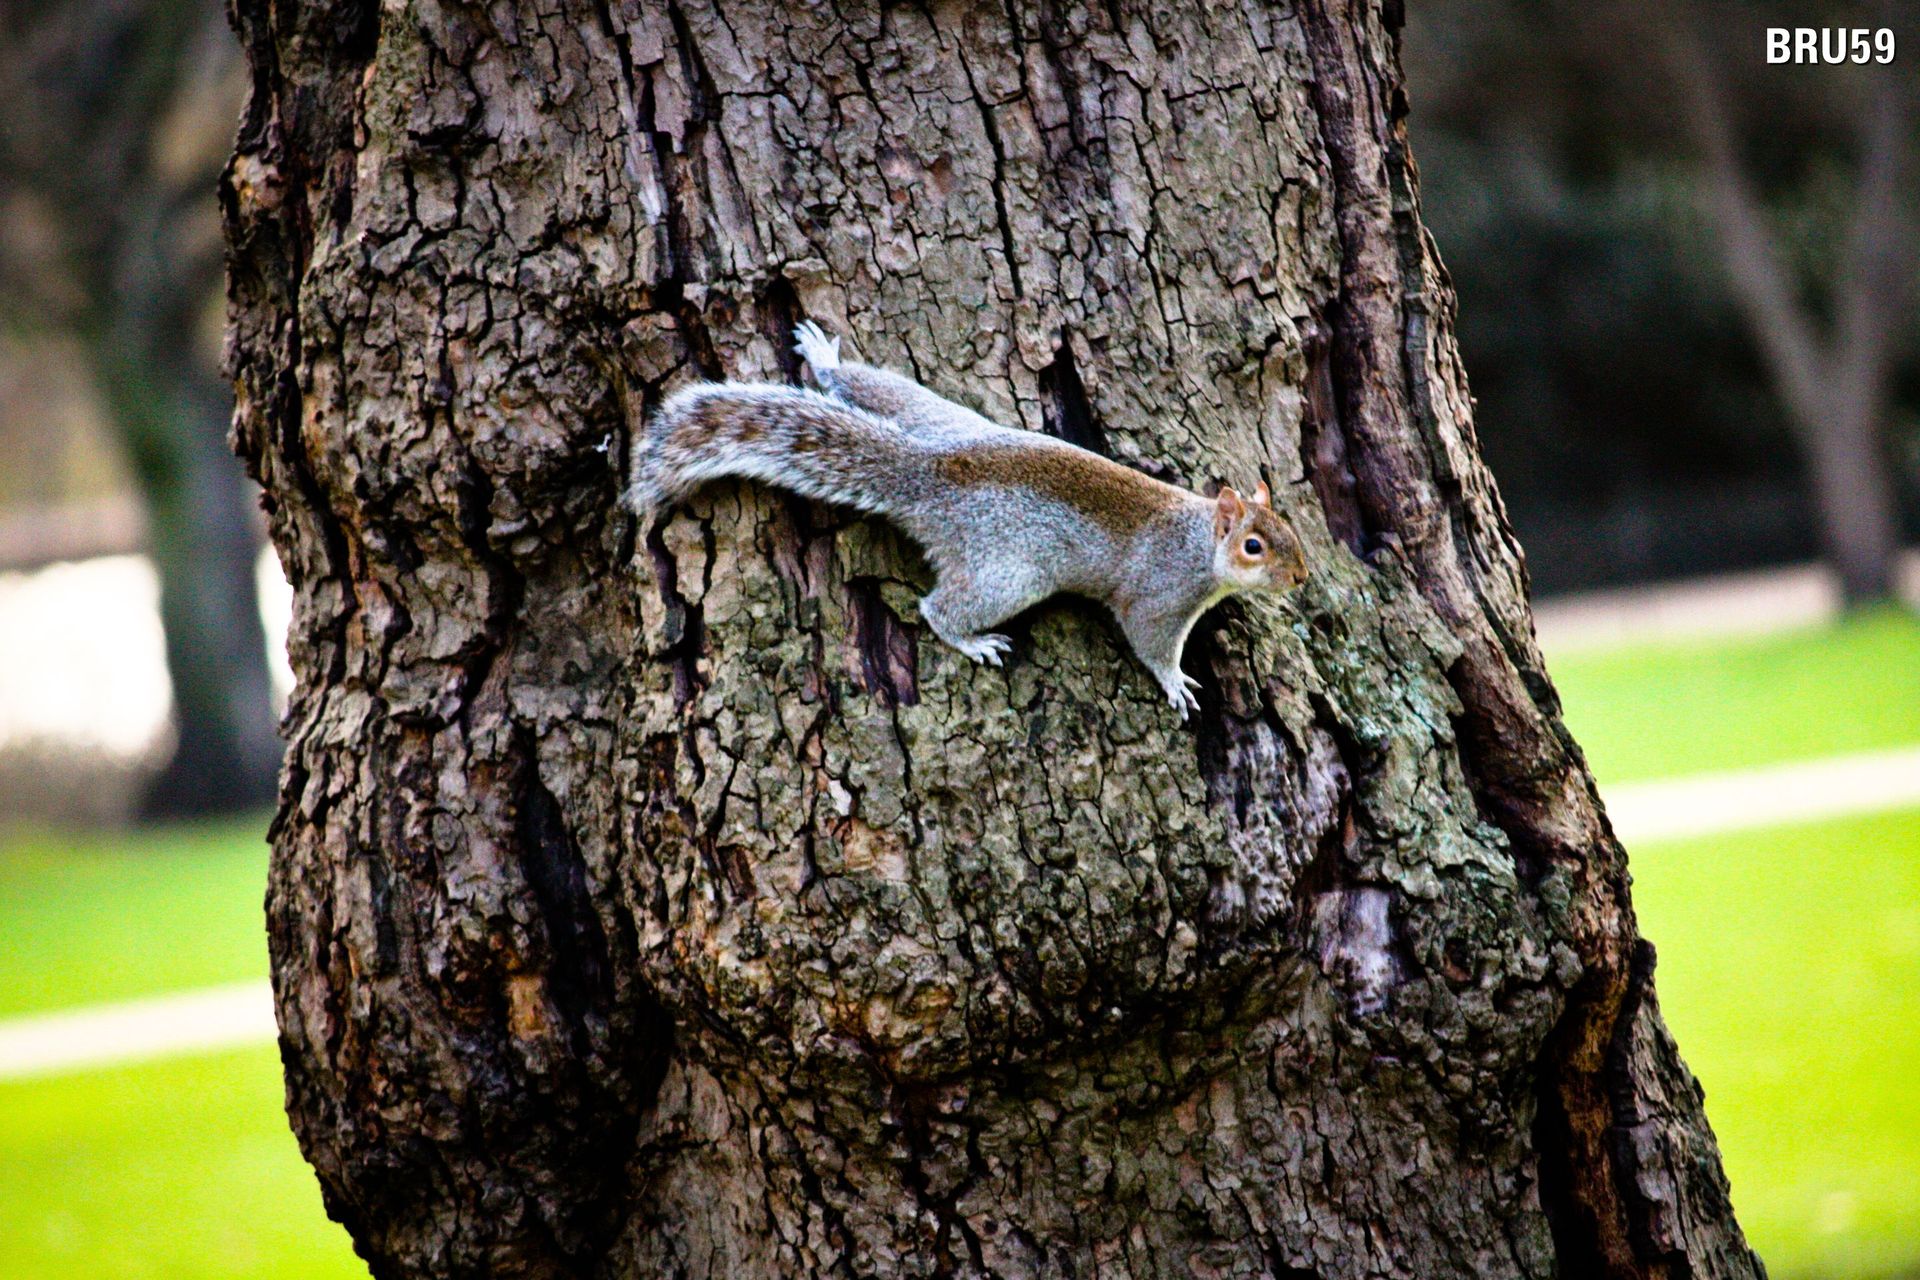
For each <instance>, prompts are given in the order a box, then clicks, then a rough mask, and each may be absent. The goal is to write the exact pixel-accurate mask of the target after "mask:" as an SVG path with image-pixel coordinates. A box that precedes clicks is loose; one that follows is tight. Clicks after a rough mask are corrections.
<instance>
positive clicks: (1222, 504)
mask: <svg viewBox="0 0 1920 1280" xmlns="http://www.w3.org/2000/svg"><path fill="white" fill-rule="evenodd" d="M1246 514H1247V504H1246V503H1244V502H1242V501H1240V495H1239V494H1237V493H1235V492H1234V491H1233V487H1232V486H1231V485H1229V486H1228V487H1226V488H1224V489H1222V490H1220V496H1219V497H1218V498H1217V499H1215V501H1214V507H1213V536H1214V537H1216V538H1224V537H1226V536H1227V530H1229V529H1231V528H1233V526H1234V525H1236V524H1238V523H1240V518H1241V517H1242V516H1244V515H1246Z"/></svg>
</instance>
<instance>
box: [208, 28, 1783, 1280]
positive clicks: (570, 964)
mask: <svg viewBox="0 0 1920 1280" xmlns="http://www.w3.org/2000/svg"><path fill="white" fill-rule="evenodd" d="M1398 14H1399V8H1398V5H1397V4H1393V5H1388V6H1386V8H1385V9H1384V10H1382V9H1380V8H1377V7H1356V8H1353V9H1348V8H1345V7H1342V6H1339V5H1334V4H1328V3H1324V2H1318V0H1317V2H1316V3H1311V4H1306V5H1303V6H1301V7H1300V8H1298V9H1284V8H1268V7H1266V6H1262V5H1255V4H1249V5H1245V6H1228V5H1212V6H1157V5H1144V4H1135V3H1133V0H1110V3H1108V4H1106V5H1102V6H1092V7H1091V8H1089V9H1086V10H1082V9H1081V8H1079V7H1075V6H1064V5H1063V6H1054V5H1039V6H1030V5H1025V4H1020V3H1012V4H1009V5H1007V6H1004V7H1002V6H976V5H971V4H954V3H940V4H936V5H933V6H931V7H924V6H888V7H885V8H882V9H879V10H869V9H866V8H863V7H860V6H852V7H849V8H847V9H845V10H844V12H843V11H842V10H840V9H835V8H832V7H824V6H813V5H802V4H797V3H788V4H778V3H769V2H768V0H723V2H722V3H719V4H718V5H717V6H716V5H712V4H709V3H707V2H706V0H672V2H670V3H668V4H667V5H664V6H653V5H646V6H641V5H635V4H631V3H622V2H620V0H609V2H608V3H603V4H600V5H597V6H596V5H586V4H579V3H566V2H563V3H562V4H561V5H560V6H559V8H558V9H555V10H551V11H549V12H547V13H546V14H545V15H544V16H541V17H534V16H531V15H530V14H528V13H527V12H526V11H524V10H516V9H512V8H507V7H496V8H493V9H487V10H479V9H466V8H458V9H456V8H449V7H444V6H441V5H439V4H434V3H427V4H421V5H417V6H410V7H405V8H401V7H397V6H388V7H386V8H385V9H383V10H381V11H380V12H378V13H377V14H376V13H375V12H374V10H373V9H372V8H371V7H370V6H367V5H365V3H364V0H336V2H335V3H332V4H328V3H325V2H324V0H317V2H316V3H314V4H310V5H308V6H305V7H302V8H299V9H294V8H289V7H286V6H269V5H266V4H264V3H259V2H257V0H253V2H248V3H242V4H241V5H240V12H239V25H240V29H241V33H242V36H243V39H244V41H245V43H246V46H247V48H248V51H249V55H250V57H251V59H252V63H253V67H254V71H255V81H254V93H253V98H252V102H251V105H250V108H249V111H248V115H247V119H246V121H245V123H244V125H243V128H242V131H241V135H240V139H239V144H238V150H237V154H236V155H235V158H234V160H233V163H232V166H231V167H230V170H229V173H228V178H227V183H226V187H225V201H226V210H227V226H228V235H229V241H230V245H231V251H232V252H231V298H232V313H231V314H232V333H231V343H232V351H233V359H234V372H235V375H236V377H237V380H238V383H239V396H240V399H239V410H238V419H237V422H238V427H237V430H238V438H239V442H240V445H241V448H242V450H243V452H244V453H245V454H246V456H247V458H248V460H249V463H250V465H251V466H252V468H253V469H254V472H255V474H256V475H257V477H258V478H259V479H260V481H261V483H262V484H263V485H264V486H265V488H266V490H267V493H268V496H269V500H270V503H271V506H272V521H273V535H274V538H275V540H276V543H277V545H278V546H279V547H280V549H281V553H282V555H283V558H284V559H285V561H286V563H287V564H288V566H289V569H290V572H291V575H292V577H293V581H294V587H295V592H296V610H295V622H294V635H293V638H292V643H291V648H292V656H293V662H294V667H295V670H296V671H297V672H298V674H299V680H300V683H299V689H298V692H297V693H296V695H295V697H294V700H293V706H292V710H291V715H290V720H289V732H290V746H289V752H290V755H289V764H288V768H287V771H286V773H285V788H284V792H283V796H282V803H281V810H280V814H279V817H278V819H277V821H276V823H275V825H274V828H273V845H274V859H273V872H272V881H271V887H270V890H269V897H268V913H269V922H270V927H271V931H272V947H273V959H274V974H275V989H276V996H277V1000H278V1007H279V1013H280V1019H281V1030H282V1048H283V1054H284V1058H285V1061H286V1065H287V1079H288V1102H289V1109H290V1111H291V1114H292V1117H293V1121H294V1126H295V1129H296V1131H297V1133H298V1134H299V1136H300V1139H301V1141H302V1144H303V1146H304V1149H305V1151H306V1152H307V1155H308V1157H309V1159H310V1160H312V1162H313V1164H314V1166H315V1168H316V1169H317V1170H318V1171H319V1174H320V1179H321V1183H322V1186H323V1188H324V1190H325V1193H326V1198H327V1204H328V1206H329V1208H330V1210H331V1211H332V1212H333V1213H334V1214H335V1215H336V1216H338V1217H339V1218H340V1219H341V1220H342V1221H343V1222H345V1223H346V1224H347V1226H348V1228H349V1229H350V1230H351V1231H352V1233H353V1235H354V1238H355V1240H356V1241H357V1242H358V1245H359V1247H360V1249H361V1251H362V1252H363V1254H365V1255H366V1256H367V1257H368V1258H369V1259H370V1260H371V1261H372V1262H373V1264H374V1268H375V1271H376V1272H377V1273H378V1274H381V1275H403V1274H405V1275H414V1274H419V1275H526V1276H583V1275H589V1276H685V1277H755V1276H766V1277H772V1276H813V1275H867V1276H906V1275H913V1276H920V1275H955V1276H989V1275H997V1276H1082V1277H1084V1276H1092V1275H1106V1276H1123V1275H1124V1276H1159V1275H1166V1276H1189V1275H1210V1276H1228V1275H1232V1276H1287V1277H1300V1276H1317V1277H1325V1278H1328V1280H1331V1278H1332V1277H1342V1276H1362V1275H1367V1276H1373V1275H1389V1274H1396V1275H1417V1276H1428V1277H1444V1276H1480V1277H1488V1276H1544V1275H1550V1274H1554V1273H1556V1272H1560V1273H1567V1274H1574V1275H1606V1276H1665V1275H1669V1274H1672V1275H1680V1274H1692V1275H1699V1276H1749V1275H1757V1274H1759V1271H1760V1269H1759V1266H1758V1263H1757V1261H1756V1260H1755V1259H1754V1258H1753V1256H1752V1255H1751V1254H1750V1253H1749V1252H1748V1251H1747V1249H1746V1247H1745V1244H1744V1242H1743V1240H1742V1238H1741V1235H1740V1231H1739V1228H1738V1226H1737V1225H1736V1224H1735V1222H1734V1219H1733V1215H1732V1211H1731V1208H1730V1207H1729V1205H1728V1201H1727V1189H1726V1183H1725V1180H1724V1178H1723V1176H1722V1174H1721V1172H1720V1165H1719V1158H1718V1154H1717V1152H1716V1150H1715V1148H1714V1144H1713V1139H1712V1135H1711V1133H1710V1132H1709V1130H1708V1128H1707V1125H1706V1121H1705V1117H1704V1114H1703V1112H1702V1103H1701V1095H1700V1091H1699V1088H1698V1086H1697V1085H1696V1084H1695V1083H1694V1081H1693V1079H1692V1077H1691V1076H1690V1075H1689V1074H1688V1073H1687V1071H1686V1068H1685V1067H1684V1066H1683V1065H1682V1063H1681V1061H1680V1059H1679V1057H1678V1054H1677V1052H1676V1050H1675V1048H1674V1046H1673V1043H1672V1041H1671V1040H1670V1039H1669V1037H1668V1036H1667V1034H1666V1031H1665V1028H1664V1026H1663V1025H1662V1023H1661V1021H1660V1017H1659V1013H1658V1009H1657V1006H1656V1004H1655V1001H1654V997H1653V987H1652V968H1653V956H1652V950H1651V948H1650V947H1648V946H1647V945H1646V944H1645V943H1642V942H1640V941H1638V939H1637V937H1636V933H1635V928H1634V923H1633V918H1632V913H1631V909H1630V907H1629V904H1628V900H1627V877H1626V866H1625V858H1624V855H1623V853H1622V851H1621V849H1620V847H1619V845H1618V844H1617V842H1616V841H1615V840H1614V839H1613V837H1612V834H1611V832H1610V830H1609V829H1608V827H1607V825H1606V821H1605V818H1604V816H1603V814H1602V812H1601V809H1600V805H1599V802H1598V798H1597V796H1596V794H1595V792H1594V788H1593V784H1592V781H1591V779H1590V777H1589V776H1588V774H1587V773H1586V770H1585V767H1584V764H1583V762H1582V760H1581V757H1580V755H1579V752H1578V749H1577V748H1576V747H1575V746H1574V744H1573V743H1572V741H1571V740H1570V739H1569V738H1568V736H1567V734H1566V731H1565V728H1564V726H1563V725H1562V724H1561V721H1560V718H1559V708H1558V703H1557V700H1556V698H1555V696H1554V693H1553V689H1552V686H1551V685H1550V683H1549V682H1548V680H1547V678H1546V675H1545V672H1544V668H1543V666H1542V663H1541V659H1540V655H1539V653H1538V651H1537V649H1536V648H1535V645H1534V640H1533V632H1532V625H1531V619H1530V617H1529V614H1528V610H1527V602H1526V581H1525V571H1524V568H1523V566H1522V562H1521V559H1520V553H1519V549H1518V547H1517V546H1516V545H1515V543H1514V541H1513V537H1512V534H1511V531H1510V529H1509V528H1508V525H1507V522H1506V519H1505V517H1504V514H1503V512H1502V510H1501V507H1500V503H1499V499H1498V497H1497V495H1496V494H1495V492H1494V489H1493V486H1492V482H1491V480H1490V478H1489V477H1488V475H1487V473H1486V471H1485V469H1484V467H1483V466H1482V464H1481V462H1480V459H1479V454H1478V451H1477V449H1476V447H1475V444H1474V440H1473V435H1472V428H1471V421H1470V401H1469V399H1468V396H1467V392H1466V386H1465V381H1464V378H1463V375H1462V373H1461V371H1460V368H1459V363H1458V358H1457V351H1456V348H1455V345H1454V340H1453V320H1452V295H1451V292H1450V289H1449V287H1448V285H1447V282H1446V278H1445V276H1444V273H1443V272H1442V269H1441V267H1440V265H1439V262H1438V259H1437V257H1436V256H1435V254H1434V252H1433V249H1432V246H1431V245H1430V243H1429V242H1428V241H1427V239H1426V237H1425V234H1424V232H1423V230H1422V228H1421V225H1420V222H1419V220H1418V207H1417V188H1416V182H1415V174H1414V170H1413V166H1412V162H1411V159H1410V157H1409V155H1408V152H1407V150H1406V144H1405V134H1404V130H1403V126H1402V117H1403V115H1404V114H1405V106H1404V98H1403V95H1402V92H1401V87H1400V80H1399V70H1398V54H1397V39H1398V37H1397V26H1398ZM803 316H807V317H813V318H817V319H819V320H821V321H823V322H824V323H826V324H827V325H829V326H830V327H833V328H835V329H837V330H839V331H841V332H844V333H846V334H848V335H850V339H851V342H852V344H853V346H855V347H856V348H857V349H858V350H859V351H860V352H861V353H862V354H863V355H864V356H866V357H868V358H871V359H873V360H875V361H877V362H884V363H891V364H894V365H896V366H899V367H901V368H903V369H905V370H908V371H910V372H913V373H914V374H916V375H917V376H919V377H920V378H921V379H922V380H923V381H925V382H926V383H928V384H929V385H930V386H932V387H934V388H935V389H937V390H939V391H941V392H943V393H945V394H948V395H951V396H954V397H956V398H959V399H961V400H964V401H969V402H972V403H974V404H976V405H978V406H979V407H980V408H982V409H983V410H984V411H986V412H987V413H989V414H991V415H992V416H994V417H996V418H998V419H1000V420H1001V421H1003V422H1008V423H1020V424H1024V425H1025V426H1027V427H1030V428H1034V429H1049V430H1053V431H1055V432H1057V433H1059V434H1063V435H1069V436H1071V437H1072V438H1074V439H1076V440H1077V441H1079V442H1080V443H1085V444H1090V445H1093V446H1095V447H1100V448H1103V449H1104V450H1105V451H1107V452H1108V453H1109V454H1110V455H1111V456H1113V457H1115V458H1118V459H1121V460H1123V461H1125V462H1127V463H1129V464H1131V465H1135V466H1138V467H1141V468H1143V469H1147V470H1150V471H1153V472H1155V473H1157V474H1160V475H1163V476H1166V477H1168V478H1170V479H1174V480H1177V481H1179V482H1182V483H1185V484H1188V485H1192V486H1200V485H1203V484H1206V483H1208V482H1209V481H1215V480H1224V481H1229V482H1232V483H1235V484H1238V485H1248V484H1251V483H1253V482H1254V481H1255V479H1256V478H1258V477H1265V478H1267V479H1268V480H1270V481H1271V482H1272V484H1273V487H1274V490H1275V492H1276V494H1277V495H1279V497H1278V498H1277V499H1276V500H1277V501H1278V502H1281V503H1283V504H1284V505H1285V507H1286V508H1287V510H1288V511H1289V512H1290V514H1291V515H1292V517H1293V519H1294V521H1295V522H1296V523H1297V524H1298V525H1299V526H1300V528H1301V529H1302V531H1303V536H1304V537H1305V539H1306V541H1307V543H1308V546H1309V557H1310V561H1311V564H1312V566H1313V576H1312V578H1311V580H1310V581H1309V582H1308V583H1307V585H1305V586H1304V587H1303V588H1302V589H1301V590H1300V591H1299V592H1298V593H1297V595H1295V596H1294V597H1292V598H1290V599H1289V600H1288V601H1287V602H1285V603H1282V604H1279V605H1271V606H1269V605H1262V604H1253V605H1246V604H1230V605H1227V606H1224V607H1222V608H1221V609H1219V610H1217V611H1216V612H1215V613H1214V614H1212V615H1210V616H1209V617H1208V618H1207V619H1206V620H1205V621H1204V623H1203V625H1202V628H1201V631H1200V632H1199V633H1198V634H1197V635H1196V637H1195V639H1194V641H1193V642H1192V643H1191V644H1190V646H1189V649H1188V657H1187V666H1188V668H1189V669H1190V670H1192V671H1194V672H1195V673H1196V674H1198V675H1200V676H1201V678H1202V680H1203V683H1204V686H1205V689H1204V693H1203V695H1202V697H1203V709H1202V712H1201V713H1200V714H1199V715H1198V716H1197V717H1196V724H1195V725H1194V726H1192V727H1191V728H1186V727H1183V726H1182V725H1181V724H1180V723H1179V721H1178V720H1177V719H1176V718H1175V717H1174V716H1173V714H1172V713H1171V711H1170V710H1169V709H1168V708H1167V707H1166V706H1165V705H1164V702H1163V701H1162V699H1161V697H1160V696H1159V694H1158V692H1157V690H1156V689H1155V688H1154V686H1153V684H1152V682H1151V681H1150V680H1149V679H1148V678H1147V677H1146V676H1145V674H1144V673H1143V672H1142V671H1141V669H1140V668H1139V667H1138V665H1137V663H1135V662H1134V661H1133V659H1132V658H1131V657H1130V655H1128V653H1127V652H1126V650H1125V648H1124V646H1123V645H1122V644H1121V643H1120V641H1119V639H1118V637H1117V635H1116V633H1115V632H1114V630H1113V629H1112V627H1111V626H1110V625H1109V624H1108V623H1107V622H1106V621H1105V620H1103V619H1102V618H1099V617H1097V616H1095V615H1094V614H1093V613H1092V612H1090V611H1089V610H1086V609H1084V608H1078V607H1075V606H1072V605H1070V604H1054V605H1050V606H1047V607H1043V608H1041V609H1039V610H1036V611H1035V612H1034V613H1033V614H1032V615H1031V617H1030V618H1029V619H1028V620H1027V624H1026V625H1025V626H1023V627H1021V628H1019V629H1018V630H1017V632H1016V640H1017V656H1016V659H1015V660H1014V661H1013V662H1012V663H1011V664H1010V666H1009V668H1008V669H1007V670H1006V671H1004V672H1002V671H996V670H992V669H987V668H980V667H976V666H973V665H971V664H969V663H968V662H966V661H965V660H964V659H962V658H960V657H959V656H958V655H957V654H955V653H953V652H952V651H950V650H948V649H946V648H944V647H942V646H941V645H939V644H938V643H937V642H931V641H929V640H928V639H927V637H926V636H925V635H924V633H923V632H922V630H921V628H920V626H919V624H918V622H917V620H916V617H915V614H914V612H913V608H912V606H913V601H914V598H915V595H916V593H917V592H918V591H919V590H921V589H924V587H925V586H926V582H927V575H926V572H925V569H924V567H923V566H922V565H921V564H920V563H919V561H918V559H917V557H916V555H915V553H914V552H913V550H912V548H911V547H909V546H907V545H906V544H905V543H904V542H903V540H902V539H900V538H899V537H897V536H895V535H894V534H893V533H892V532H890V531H889V530H888V529H887V528H885V527H884V526H881V525H878V524H875V523H873V522H869V521H863V520H858V519H854V518H852V517H851V516H849V515H848V514H847V513H846V512H843V511H839V510H835V509H831V508H826V507H821V506H815V505H811V504H807V503H803V502H799V501H796V500H792V499H789V498H787V497H785V496H782V495H780V494H777V493H772V492H769V491H767V490H765V489H762V488H758V487H754V486H748V485H723V486H716V487H714V488H712V489H710V490H708V491H706V492H704V493H703V494H701V495H700V496H698V497H697V498H696V499H695V500H694V501H693V502H691V503H690V504H688V505H687V506H686V507H685V508H684V509H683V510H682V511H681V512H679V513H678V514H677V515H675V516H674V518H673V519H672V520H671V521H670V522H669V523H667V524H666V525H665V526H664V528H663V529H662V530H660V531H659V532H658V533H657V534H655V535H654V536H652V537H650V538H649V537H641V536H639V531H637V530H636V529H635V528H634V527H633V524H632V522H631V520H629V519H628V518H626V517H625V516H624V515H623V514H622V513H621V512H620V511H619V509H618V507H617V504H616V495H617V491H618V489H619V485H620V481H619V476H620V474H621V472H622V468H623V466H624V462H625V455H626V453H627V450H628V448H629V442H630V440H631V438H632V435H633V432H634V431H635V430H636V428H637V427H638V426H639V424H640V423H641V422H642V420H643V418H644V416H645V414H646V412H647V411H648V409H649V408H650V407H651V406H653V405H654V404H657V403H658V401H659V399H660V398H661V396H662V395H663V394H664V393H665V392H666V391H668V390H670V389H671V388H672V387H674V386H677V385H679V384H681V383H683V382H685V381H688V380H691V379H696V378H715V377H722V376H727V377H736V378H770V379H779V378H792V377H794V376H795V375H796V372H797V371H796V367H795V363H794V360H793V357H792V356H791V355H790V354H789V353H788V351H787V342H788V337H787V335H788V331H789V330H790V328H791V326H792V324H793V323H794V321H795V320H796V319H798V318H801V317H803Z"/></svg>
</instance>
